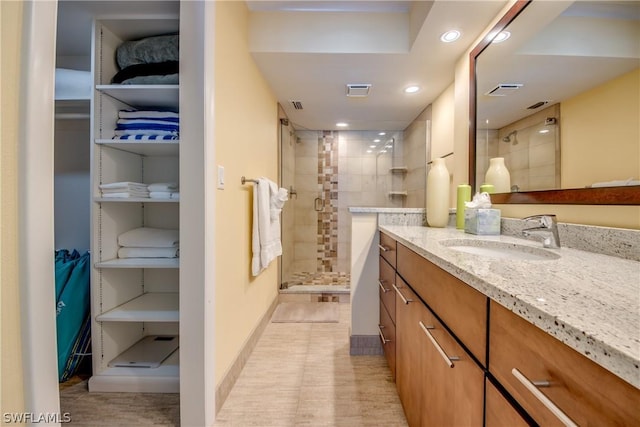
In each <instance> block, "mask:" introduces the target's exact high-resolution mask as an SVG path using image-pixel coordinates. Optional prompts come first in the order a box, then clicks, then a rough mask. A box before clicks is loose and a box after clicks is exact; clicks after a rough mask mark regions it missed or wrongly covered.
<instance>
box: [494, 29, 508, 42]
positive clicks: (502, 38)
mask: <svg viewBox="0 0 640 427" xmlns="http://www.w3.org/2000/svg"><path fill="white" fill-rule="evenodd" d="M509 37H511V33H510V32H509V31H502V32H501V33H498V35H496V36H495V37H494V38H493V40H491V42H492V43H502V42H503V41H505V40H506V39H508V38H509Z"/></svg>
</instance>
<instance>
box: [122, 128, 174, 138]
mask: <svg viewBox="0 0 640 427" xmlns="http://www.w3.org/2000/svg"><path fill="white" fill-rule="evenodd" d="M113 134H114V135H115V136H124V135H171V136H178V135H179V133H178V132H177V131H169V130H156V129H127V130H115V131H113Z"/></svg>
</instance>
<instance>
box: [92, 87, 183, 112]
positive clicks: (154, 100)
mask: <svg viewBox="0 0 640 427" xmlns="http://www.w3.org/2000/svg"><path fill="white" fill-rule="evenodd" d="M178 88H179V85H96V90H99V91H100V92H102V93H104V94H107V95H109V96H111V97H113V98H115V99H117V100H119V101H122V102H124V103H125V104H127V105H130V106H131V107H133V108H138V109H140V108H144V107H153V108H158V107H162V108H173V109H177V108H178V106H179V95H178Z"/></svg>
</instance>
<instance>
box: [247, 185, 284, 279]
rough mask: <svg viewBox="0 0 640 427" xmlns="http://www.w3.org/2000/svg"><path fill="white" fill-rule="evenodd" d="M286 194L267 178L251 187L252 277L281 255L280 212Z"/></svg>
mask: <svg viewBox="0 0 640 427" xmlns="http://www.w3.org/2000/svg"><path fill="white" fill-rule="evenodd" d="M287 200H288V192H287V190H286V189H284V188H280V189H279V188H278V185H277V184H276V183H275V182H273V181H270V180H268V179H267V178H259V179H258V182H257V183H256V184H255V185H254V187H253V232H252V252H253V256H252V259H251V272H252V274H253V275H254V276H257V275H258V274H260V272H261V271H262V270H264V269H265V268H267V267H268V266H269V264H270V263H271V261H273V260H274V259H275V258H276V257H277V256H279V255H282V243H281V241H280V215H279V214H280V211H281V210H282V206H283V205H284V202H285V201H287Z"/></svg>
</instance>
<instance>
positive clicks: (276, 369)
mask: <svg viewBox="0 0 640 427" xmlns="http://www.w3.org/2000/svg"><path fill="white" fill-rule="evenodd" d="M328 304H329V303H328ZM331 304H335V303H331ZM350 316H351V314H350V305H349V304H344V303H341V304H340V321H339V322H338V323H269V324H268V326H267V327H266V329H265V331H264V333H263V335H262V337H261V338H260V340H259V341H258V344H257V345H256V348H255V349H254V351H253V353H252V354H251V356H250V357H249V359H248V361H247V364H246V366H245V367H244V369H243V371H242V373H241V374H240V377H239V378H238V381H237V382H236V384H235V386H234V387H233V389H232V391H231V393H230V394H229V397H228V398H227V400H226V401H225V403H224V405H223V406H222V408H221V410H220V412H219V414H218V417H217V420H216V426H233V427H245V426H246V427H249V426H260V427H271V426H273V427H287V426H295V427H297V426H345V427H346V426H348V427H357V426H363V427H370V426H381V427H382V426H384V427H396V426H397V427H401V426H406V425H407V423H406V420H405V417H404V413H403V411H402V407H401V404H400V400H399V398H398V395H397V392H396V388H395V383H394V382H393V381H392V379H391V374H390V372H389V369H388V367H387V365H386V361H385V359H384V357H383V356H350V355H349V324H350ZM60 394H61V396H60V404H61V409H62V412H68V413H70V414H71V417H72V422H71V423H70V424H71V425H75V426H127V427H137V426H177V425H179V417H180V415H179V413H180V409H179V395H177V394H152V393H135V394H130V393H88V392H87V388H86V381H82V382H80V383H78V384H76V385H73V386H71V387H67V388H65V389H63V390H61V393H60Z"/></svg>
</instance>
